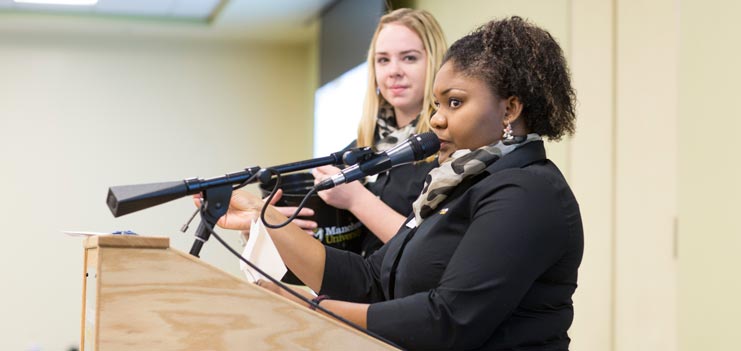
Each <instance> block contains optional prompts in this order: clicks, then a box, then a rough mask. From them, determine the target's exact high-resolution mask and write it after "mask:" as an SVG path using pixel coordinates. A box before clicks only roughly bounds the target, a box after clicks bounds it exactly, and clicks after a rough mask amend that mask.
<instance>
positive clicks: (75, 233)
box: [62, 230, 111, 236]
mask: <svg viewBox="0 0 741 351" xmlns="http://www.w3.org/2000/svg"><path fill="white" fill-rule="evenodd" d="M62 233H64V234H67V235H69V236H98V235H111V233H103V232H86V231H81V230H65V231H62Z"/></svg>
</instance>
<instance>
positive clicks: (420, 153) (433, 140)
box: [411, 132, 440, 161]
mask: <svg viewBox="0 0 741 351" xmlns="http://www.w3.org/2000/svg"><path fill="white" fill-rule="evenodd" d="M411 141H412V150H413V151H414V159H415V160H417V161H419V160H424V159H426V158H428V157H430V156H432V155H434V154H435V153H436V152H438V151H440V139H438V138H437V135H435V133H433V132H426V133H422V134H417V135H414V136H412V137H411Z"/></svg>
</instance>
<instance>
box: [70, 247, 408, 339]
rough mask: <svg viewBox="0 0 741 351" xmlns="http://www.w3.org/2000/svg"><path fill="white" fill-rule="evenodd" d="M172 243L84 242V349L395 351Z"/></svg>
mask: <svg viewBox="0 0 741 351" xmlns="http://www.w3.org/2000/svg"><path fill="white" fill-rule="evenodd" d="M169 246H170V240H169V238H161V237H140V236H122V235H110V236H96V237H90V238H88V239H86V240H85V260H84V272H83V273H84V278H83V294H82V297H83V301H82V336H81V343H80V345H81V347H82V350H84V351H96V350H102V351H109V350H137V351H141V350H152V351H154V350H157V351H159V350H194V351H196V350H197V351H204V350H395V349H394V348H393V347H391V346H390V345H388V344H386V343H383V342H381V341H378V340H376V339H373V338H371V337H369V336H367V335H365V334H362V333H360V332H358V331H357V330H354V329H352V328H350V327H348V326H346V325H344V324H341V323H339V322H337V321H335V320H332V319H330V318H328V317H325V316H324V315H320V314H318V313H316V312H314V311H311V310H309V309H308V308H306V307H304V306H301V305H299V304H296V303H294V302H292V301H290V300H287V299H285V298H283V297H281V296H278V295H276V294H273V293H271V292H269V291H267V290H264V289H262V288H260V287H258V286H255V285H254V284H251V283H248V282H247V281H245V280H242V279H239V278H237V277H235V276H233V275H231V274H228V273H226V272H223V271H221V270H219V269H218V268H216V267H213V266H211V265H209V264H207V263H205V262H203V261H201V260H199V259H197V258H195V257H192V256H190V255H188V254H186V253H183V252H180V251H177V250H174V249H171V248H170V247H169Z"/></svg>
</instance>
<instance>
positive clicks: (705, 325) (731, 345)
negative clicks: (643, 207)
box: [679, 0, 741, 351]
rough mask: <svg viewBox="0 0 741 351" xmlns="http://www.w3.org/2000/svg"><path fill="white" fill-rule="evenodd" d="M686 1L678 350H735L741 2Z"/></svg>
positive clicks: (739, 283)
mask: <svg viewBox="0 0 741 351" xmlns="http://www.w3.org/2000/svg"><path fill="white" fill-rule="evenodd" d="M681 6H682V8H681V13H682V17H681V22H680V33H681V46H680V50H679V59H680V60H679V154H680V155H681V157H680V158H679V239H680V240H679V259H680V261H679V265H680V270H679V304H680V305H679V306H680V309H679V342H680V350H682V351H695V350H713V351H715V350H718V351H720V350H735V349H738V348H739V346H738V335H739V316H740V315H741V307H740V306H739V303H738V299H739V296H741V278H739V276H741V274H740V273H739V268H741V254H740V253H741V222H739V220H738V217H739V210H740V209H741V206H739V204H738V199H741V185H739V179H741V165H740V164H739V162H738V159H739V156H738V154H739V150H741V139H739V138H738V136H737V134H736V132H737V131H738V130H739V128H741V106H740V105H739V103H738V100H739V88H738V85H739V82H741V68H740V67H739V61H740V60H741V41H740V40H739V36H741V23H740V22H739V20H738V14H739V13H741V3H739V2H737V1H720V0H711V1H698V0H683V1H682V3H681Z"/></svg>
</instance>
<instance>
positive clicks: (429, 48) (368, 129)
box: [358, 8, 448, 147]
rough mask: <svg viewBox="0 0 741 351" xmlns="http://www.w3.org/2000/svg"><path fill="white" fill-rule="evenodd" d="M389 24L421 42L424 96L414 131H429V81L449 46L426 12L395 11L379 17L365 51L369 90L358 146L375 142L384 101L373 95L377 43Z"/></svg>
mask: <svg viewBox="0 0 741 351" xmlns="http://www.w3.org/2000/svg"><path fill="white" fill-rule="evenodd" d="M391 23H394V24H401V25H403V26H405V27H407V28H409V29H411V30H412V31H413V32H415V33H416V34H417V36H419V38H420V39H421V40H422V44H423V45H424V48H425V52H426V53H427V70H426V71H427V72H426V75H425V89H424V97H423V98H422V110H421V111H420V116H419V119H418V121H417V128H416V132H417V133H424V132H427V131H429V130H430V116H432V113H433V111H434V109H435V106H434V104H433V101H432V82H433V81H434V80H435V74H436V73H437V70H438V68H440V64H441V62H442V60H443V55H445V50H446V49H447V47H448V45H447V43H446V42H445V36H444V35H443V31H442V29H441V28H440V24H439V23H437V20H435V18H434V17H432V14H430V13H429V12H427V11H425V10H413V9H406V8H404V9H398V10H394V11H392V12H390V13H388V14H386V15H384V16H383V17H381V20H380V21H379V22H378V27H376V32H375V33H373V40H371V43H370V48H369V49H368V60H367V62H368V89H367V91H366V93H365V102H364V103H363V116H362V117H361V119H360V126H358V147H364V146H372V145H373V141H374V140H375V135H374V133H375V130H376V118H378V108H379V106H381V104H382V103H383V102H384V98H383V96H382V95H381V94H377V93H376V91H377V89H378V84H377V83H376V68H375V56H376V40H377V39H378V33H379V32H380V31H381V29H383V26H384V25H387V24H391Z"/></svg>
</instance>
